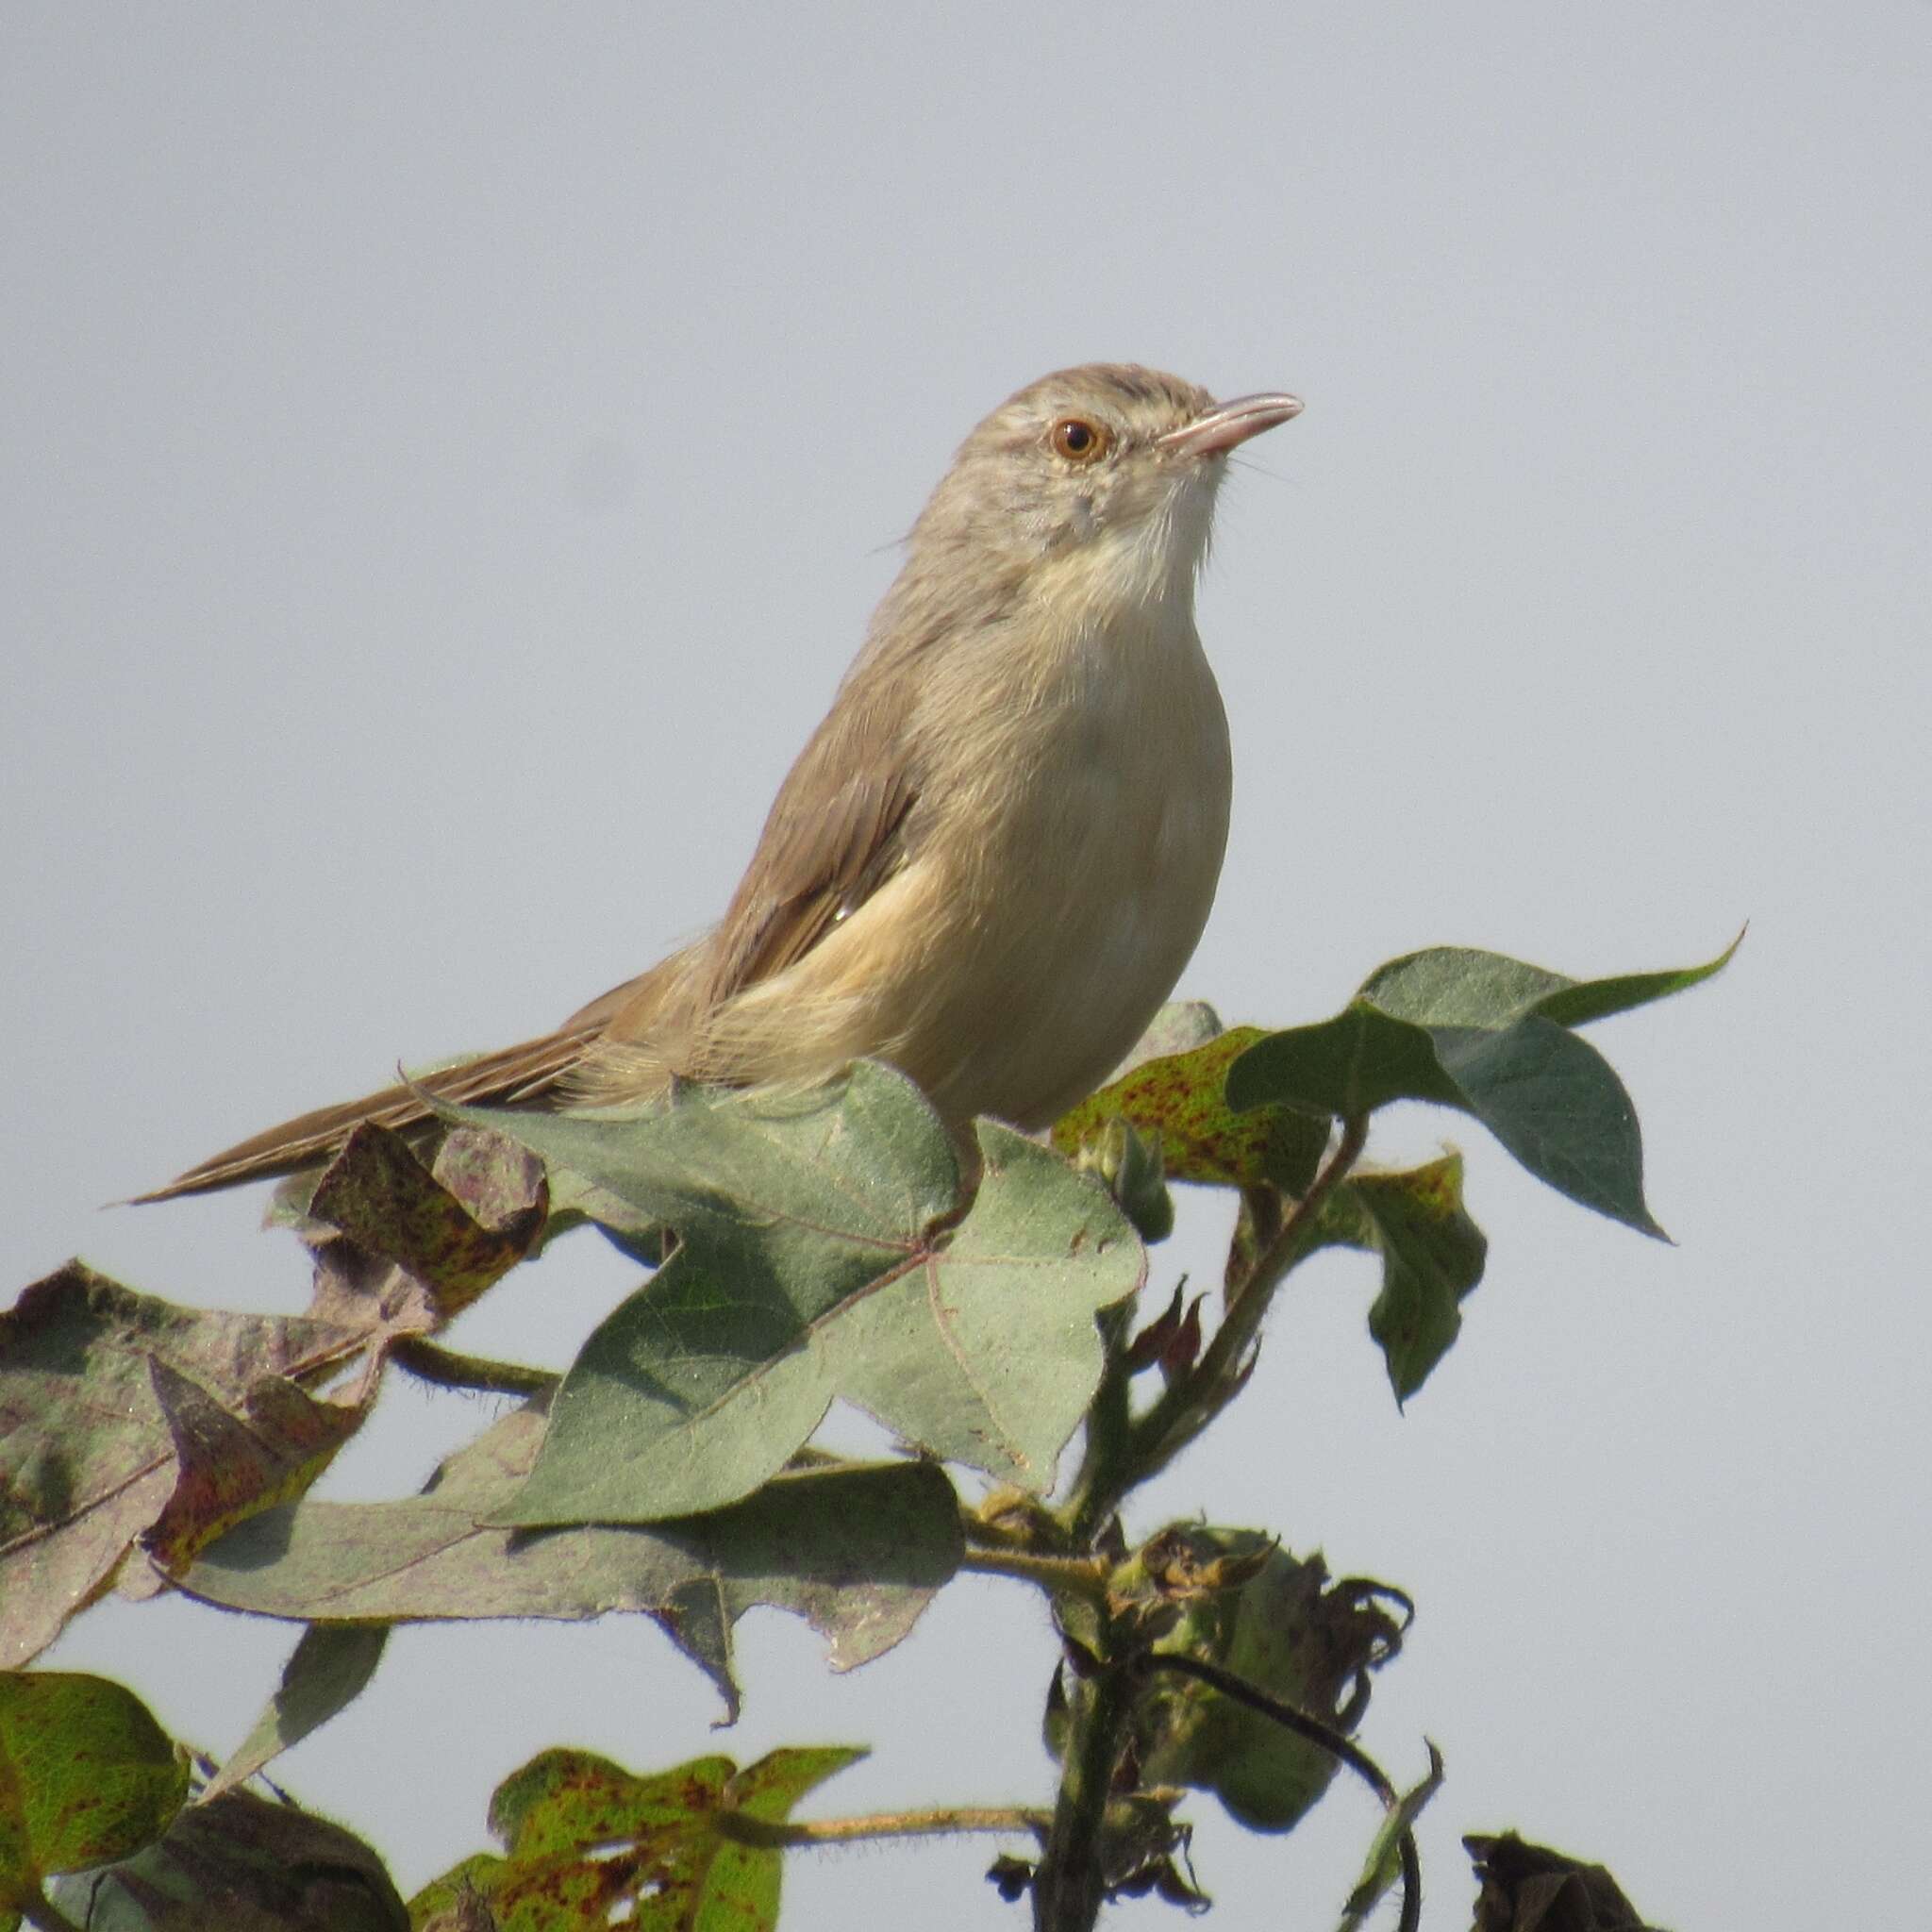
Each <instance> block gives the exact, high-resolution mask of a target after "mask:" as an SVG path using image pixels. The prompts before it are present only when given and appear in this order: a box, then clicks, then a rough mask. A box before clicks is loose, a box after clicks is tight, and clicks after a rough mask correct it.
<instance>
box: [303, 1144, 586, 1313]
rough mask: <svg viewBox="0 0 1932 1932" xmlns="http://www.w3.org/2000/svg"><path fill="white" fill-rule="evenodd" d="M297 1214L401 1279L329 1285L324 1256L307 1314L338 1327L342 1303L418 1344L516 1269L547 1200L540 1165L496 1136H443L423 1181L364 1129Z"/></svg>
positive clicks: (348, 1275) (409, 1157) (403, 1154)
mask: <svg viewBox="0 0 1932 1932" xmlns="http://www.w3.org/2000/svg"><path fill="white" fill-rule="evenodd" d="M548 1211H549V1194H548V1190H547V1189H546V1187H545V1185H544V1180H543V1169H542V1163H541V1161H540V1160H538V1159H537V1158H536V1157H535V1156H534V1155H532V1154H531V1153H529V1152H528V1151H527V1150H526V1149H525V1148H523V1147H520V1146H518V1145H517V1144H516V1143H515V1142H514V1141H507V1140H505V1139H504V1138H503V1137H502V1136H501V1135H498V1134H484V1133H481V1132H478V1131H477V1130H475V1129H474V1128H469V1129H463V1130H460V1131H458V1133H455V1134H452V1135H451V1136H449V1138H448V1139H447V1140H446V1141H444V1142H443V1144H442V1147H441V1149H440V1150H439V1152H438V1154H437V1158H436V1165H435V1170H434V1172H432V1171H431V1170H430V1169H428V1168H425V1166H424V1165H423V1163H422V1162H421V1161H420V1160H418V1159H417V1158H416V1156H415V1154H414V1153H413V1152H412V1151H411V1149H410V1147H409V1143H408V1141H407V1140H406V1139H405V1138H404V1137H403V1136H402V1135H400V1134H397V1133H393V1132H391V1130H390V1129H389V1128H387V1127H380V1126H377V1125H375V1124H374V1123H372V1122H365V1123H364V1124H362V1125H361V1126H359V1127H358V1128H357V1129H356V1131H355V1132H354V1133H353V1134H351V1135H350V1137H349V1140H348V1142H347V1144H346V1145H345V1146H344V1147H343V1149H342V1151H341V1154H339V1155H338V1156H337V1157H336V1158H335V1159H334V1160H333V1161H332V1162H331V1163H330V1165H329V1168H328V1171H327V1172H326V1173H325V1174H324V1175H323V1177H322V1179H321V1181H320V1182H319V1183H318V1184H317V1187H316V1190H315V1193H314V1196H313V1197H312V1199H311V1200H310V1201H309V1204H308V1214H309V1215H310V1217H311V1218H313V1219H315V1220H317V1221H322V1222H325V1223H327V1224H329V1225H330V1226H331V1227H336V1228H340V1229H341V1232H342V1233H343V1234H344V1235H346V1236H347V1237H348V1239H349V1240H350V1241H351V1242H353V1243H354V1245H355V1246H356V1247H357V1248H358V1249H359V1250H360V1251H361V1252H362V1254H363V1255H365V1256H373V1257H379V1258H380V1259H381V1260H382V1261H384V1262H392V1263H394V1264H395V1267H396V1269H397V1270H398V1271H400V1274H401V1276H402V1279H401V1281H399V1282H391V1281H388V1280H386V1279H385V1278H384V1277H383V1276H381V1275H379V1274H375V1271H372V1270H369V1269H367V1268H361V1269H356V1270H349V1269H341V1268H339V1269H338V1270H336V1271H335V1273H334V1274H333V1275H332V1276H331V1275H330V1274H327V1273H326V1272H325V1271H326V1257H327V1247H326V1246H325V1248H324V1249H323V1251H322V1254H323V1258H324V1264H325V1265H324V1267H323V1268H319V1269H318V1278H317V1297H316V1307H315V1310H314V1312H317V1313H320V1314H322V1315H324V1316H325V1317H326V1318H328V1319H340V1318H341V1316H342V1315H343V1314H344V1313H346V1312H347V1310H348V1308H349V1307H350V1305H351V1302H353V1303H355V1304H356V1305H358V1306H359V1307H361V1308H362V1309H363V1311H364V1313H365V1314H370V1313H375V1315H377V1317H378V1319H379V1320H380V1322H381V1324H382V1325H383V1326H384V1327H385V1328H386V1329H387V1330H390V1331H391V1332H398V1333H419V1334H426V1333H431V1332H433V1331H434V1330H435V1329H437V1328H440V1327H441V1326H442V1325H443V1324H445V1323H447V1322H449V1321H450V1320H451V1319H452V1318H453V1317H454V1316H456V1315H458V1314H459V1313H461V1311H462V1310H463V1309H464V1308H466V1307H469V1306H470V1305H471V1303H473V1302H475V1300H476V1299H477V1297H478V1296H480V1295H481V1294H482V1293H483V1292H484V1291H485V1290H487V1289H489V1288H490V1287H491V1285H492V1284H493V1283H495V1282H497V1281H499V1280H500V1279H501V1278H502V1277H503V1276H504V1275H505V1274H508V1272H509V1270H510V1269H512V1268H513V1267H515V1266H516V1264H517V1263H518V1262H519V1261H521V1260H522V1259H523V1258H524V1257H525V1255H526V1254H527V1253H528V1252H529V1250H530V1246H531V1244H532V1242H534V1241H536V1239H537V1237H538V1236H539V1235H540V1234H541V1232H542V1228H543V1222H544V1218H545V1216H546V1214H547V1213H548ZM328 1245H329V1246H332V1245H333V1243H330V1244H328ZM345 1289H346V1290H347V1291H348V1292H349V1297H350V1298H349V1300H343V1299H342V1291H344V1290H345Z"/></svg>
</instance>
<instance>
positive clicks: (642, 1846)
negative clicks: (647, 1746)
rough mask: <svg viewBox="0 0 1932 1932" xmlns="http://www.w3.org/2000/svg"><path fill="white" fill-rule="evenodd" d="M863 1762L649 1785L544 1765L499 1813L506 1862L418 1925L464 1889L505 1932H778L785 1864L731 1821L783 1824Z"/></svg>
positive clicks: (818, 1753)
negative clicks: (616, 1928) (812, 1794)
mask: <svg viewBox="0 0 1932 1932" xmlns="http://www.w3.org/2000/svg"><path fill="white" fill-rule="evenodd" d="M864 1756H865V1753H864V1752H863V1751H860V1750H856V1749H852V1748H849V1747H845V1746H824V1747H820V1748H818V1749H813V1750H783V1751H774V1752H772V1753H770V1754H769V1755H768V1756H767V1757H761V1758H760V1759H759V1760H758V1762H757V1763H756V1764H752V1765H747V1766H746V1767H745V1769H744V1770H742V1771H740V1770H738V1769H737V1768H736V1766H735V1765H734V1764H733V1763H732V1761H731V1759H730V1758H728V1757H696V1758H692V1759H691V1761H690V1762H689V1763H685V1764H680V1765H678V1766H676V1767H675V1769H674V1770H671V1771H666V1772H659V1773H658V1774H653V1775H643V1776H640V1775H637V1774H633V1773H631V1772H628V1771H625V1769H624V1767H623V1766H622V1765H619V1764H614V1763H612V1762H611V1761H610V1759H609V1758H608V1757H597V1756H595V1755H594V1754H592V1753H591V1752H589V1751H574V1750H552V1751H545V1752H543V1753H542V1754H541V1756H539V1757H534V1758H532V1759H531V1760H530V1762H529V1763H528V1764H526V1765H525V1766H524V1767H523V1769H522V1770H521V1771H518V1772H515V1773H513V1774H511V1775H510V1776H509V1777H508V1778H506V1779H505V1780H504V1782H503V1783H502V1784H501V1785H500V1786H498V1788H497V1791H496V1795H495V1797H494V1799H493V1800H492V1801H491V1807H490V1824H491V1830H492V1831H493V1832H494V1833H495V1834H496V1836H497V1838H498V1839H499V1840H501V1842H502V1843H503V1845H504V1848H505V1854H506V1855H505V1856H504V1857H502V1858H488V1859H486V1858H480V1857H473V1858H466V1859H465V1860H464V1861H463V1862H462V1863H461V1864H460V1865H458V1867H456V1869H455V1870H454V1871H452V1872H449V1873H446V1874H444V1875H443V1876H442V1877H441V1878H439V1879H437V1880H436V1881H434V1883H432V1884H431V1885H429V1886H427V1887H426V1888H425V1890H423V1891H421V1892H419V1893H418V1894H417V1896H416V1897H415V1898H414V1899H412V1900H411V1901H410V1904H409V1910H410V1916H411V1918H412V1920H413V1921H414V1923H415V1924H418V1925H421V1924H424V1923H425V1920H427V1919H428V1917H429V1916H430V1914H431V1913H432V1912H435V1911H438V1910H441V1909H444V1908H446V1907H450V1906H452V1905H454V1904H455V1903H456V1902H457V1901H458V1899H459V1898H460V1897H462V1895H463V1893H464V1891H465V1890H466V1889H467V1890H469V1891H471V1892H473V1893H475V1894H477V1895H480V1897H481V1898H482V1899H483V1901H484V1903H485V1904H486V1905H487V1906H488V1907H489V1908H490V1911H491V1916H492V1918H493V1919H494V1922H495V1924H496V1927H497V1932H563V1928H566V1927H576V1926H593V1925H594V1926H603V1925H610V1924H624V1925H625V1926H630V1927H635V1928H637V1932H770V1928H772V1927H774V1926H775V1925H776V1924H777V1921H778V1893H779V1880H780V1875H781V1872H782V1860H783V1857H784V1855H783V1853H782V1852H780V1851H777V1850H774V1849H768V1848H765V1847H761V1846H754V1845H749V1844H743V1843H741V1842H740V1841H739V1840H737V1839H736V1838H734V1837H733V1836H731V1834H730V1828H729V1825H730V1818H731V1816H732V1815H733V1814H741V1815H744V1816H747V1817H750V1818H755V1819H757V1820H758V1821H759V1822H760V1823H762V1824H783V1823H784V1822H785V1821H786V1820H787V1819H789V1818H790V1816H791V1808H792V1807H793V1806H794V1805H795V1804H797V1802H798V1801H799V1799H800V1798H802V1797H804V1796H805V1795H806V1793H807V1792H808V1791H809V1790H812V1789H813V1788H814V1787H816V1786H818V1785H820V1784H822V1783H824V1780H825V1779H826V1778H828V1777H831V1776H832V1775H834V1774H836V1773H838V1772H840V1771H842V1770H843V1769H844V1768H845V1767H846V1766H847V1765H848V1764H851V1763H853V1762H855V1761H856V1760H857V1759H858V1758H860V1757H864Z"/></svg>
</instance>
